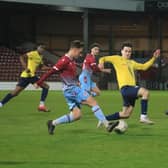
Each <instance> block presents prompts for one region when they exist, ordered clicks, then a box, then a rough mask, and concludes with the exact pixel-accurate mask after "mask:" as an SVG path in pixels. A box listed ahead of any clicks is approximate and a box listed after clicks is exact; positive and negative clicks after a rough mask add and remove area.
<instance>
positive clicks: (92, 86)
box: [91, 81, 101, 97]
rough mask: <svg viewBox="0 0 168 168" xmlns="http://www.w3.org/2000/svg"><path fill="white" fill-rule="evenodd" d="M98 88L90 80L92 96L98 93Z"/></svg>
mask: <svg viewBox="0 0 168 168" xmlns="http://www.w3.org/2000/svg"><path fill="white" fill-rule="evenodd" d="M100 92H101V91H100V89H99V88H98V87H97V85H96V83H95V82H93V81H91V95H92V96H93V97H95V96H99V95H100Z"/></svg>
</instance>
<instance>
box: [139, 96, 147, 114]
mask: <svg viewBox="0 0 168 168" xmlns="http://www.w3.org/2000/svg"><path fill="white" fill-rule="evenodd" d="M147 110H148V100H145V99H142V100H141V114H143V115H147Z"/></svg>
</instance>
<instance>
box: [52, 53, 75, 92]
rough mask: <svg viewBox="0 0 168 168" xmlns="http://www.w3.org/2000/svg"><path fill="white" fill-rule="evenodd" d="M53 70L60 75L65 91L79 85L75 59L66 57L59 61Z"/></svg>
mask: <svg viewBox="0 0 168 168" xmlns="http://www.w3.org/2000/svg"><path fill="white" fill-rule="evenodd" d="M53 69H54V70H55V71H58V72H59V73H60V77H61V79H62V82H63V90H65V89H67V88H68V87H71V86H76V85H77V82H78V80H77V67H76V62H75V60H74V59H71V58H70V57H69V56H68V55H65V56H63V57H61V58H60V59H59V60H58V62H57V63H56V64H55V65H54V66H53Z"/></svg>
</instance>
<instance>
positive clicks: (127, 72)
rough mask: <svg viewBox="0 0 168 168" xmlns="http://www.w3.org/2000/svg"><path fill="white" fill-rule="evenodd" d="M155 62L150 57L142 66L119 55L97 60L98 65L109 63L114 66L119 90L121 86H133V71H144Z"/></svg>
mask: <svg viewBox="0 0 168 168" xmlns="http://www.w3.org/2000/svg"><path fill="white" fill-rule="evenodd" d="M154 61H155V58H154V57H152V58H151V59H150V60H149V61H147V62H146V63H144V64H141V63H138V62H136V61H134V60H131V59H126V58H123V57H122V56H119V55H114V56H105V57H102V58H100V59H99V63H100V64H101V63H104V62H110V63H112V64H113V65H114V68H115V71H116V74H117V81H118V84H119V88H122V87H123V86H135V85H136V80H135V74H134V71H135V70H146V69H148V68H149V67H150V66H151V65H152V64H153V63H154Z"/></svg>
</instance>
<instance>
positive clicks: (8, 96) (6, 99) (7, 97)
mask: <svg viewBox="0 0 168 168" xmlns="http://www.w3.org/2000/svg"><path fill="white" fill-rule="evenodd" d="M13 97H15V96H13V95H12V94H11V93H8V94H7V95H6V96H5V97H4V98H3V99H2V101H1V103H2V105H4V104H5V103H7V102H8V101H9V100H10V99H12V98H13Z"/></svg>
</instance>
